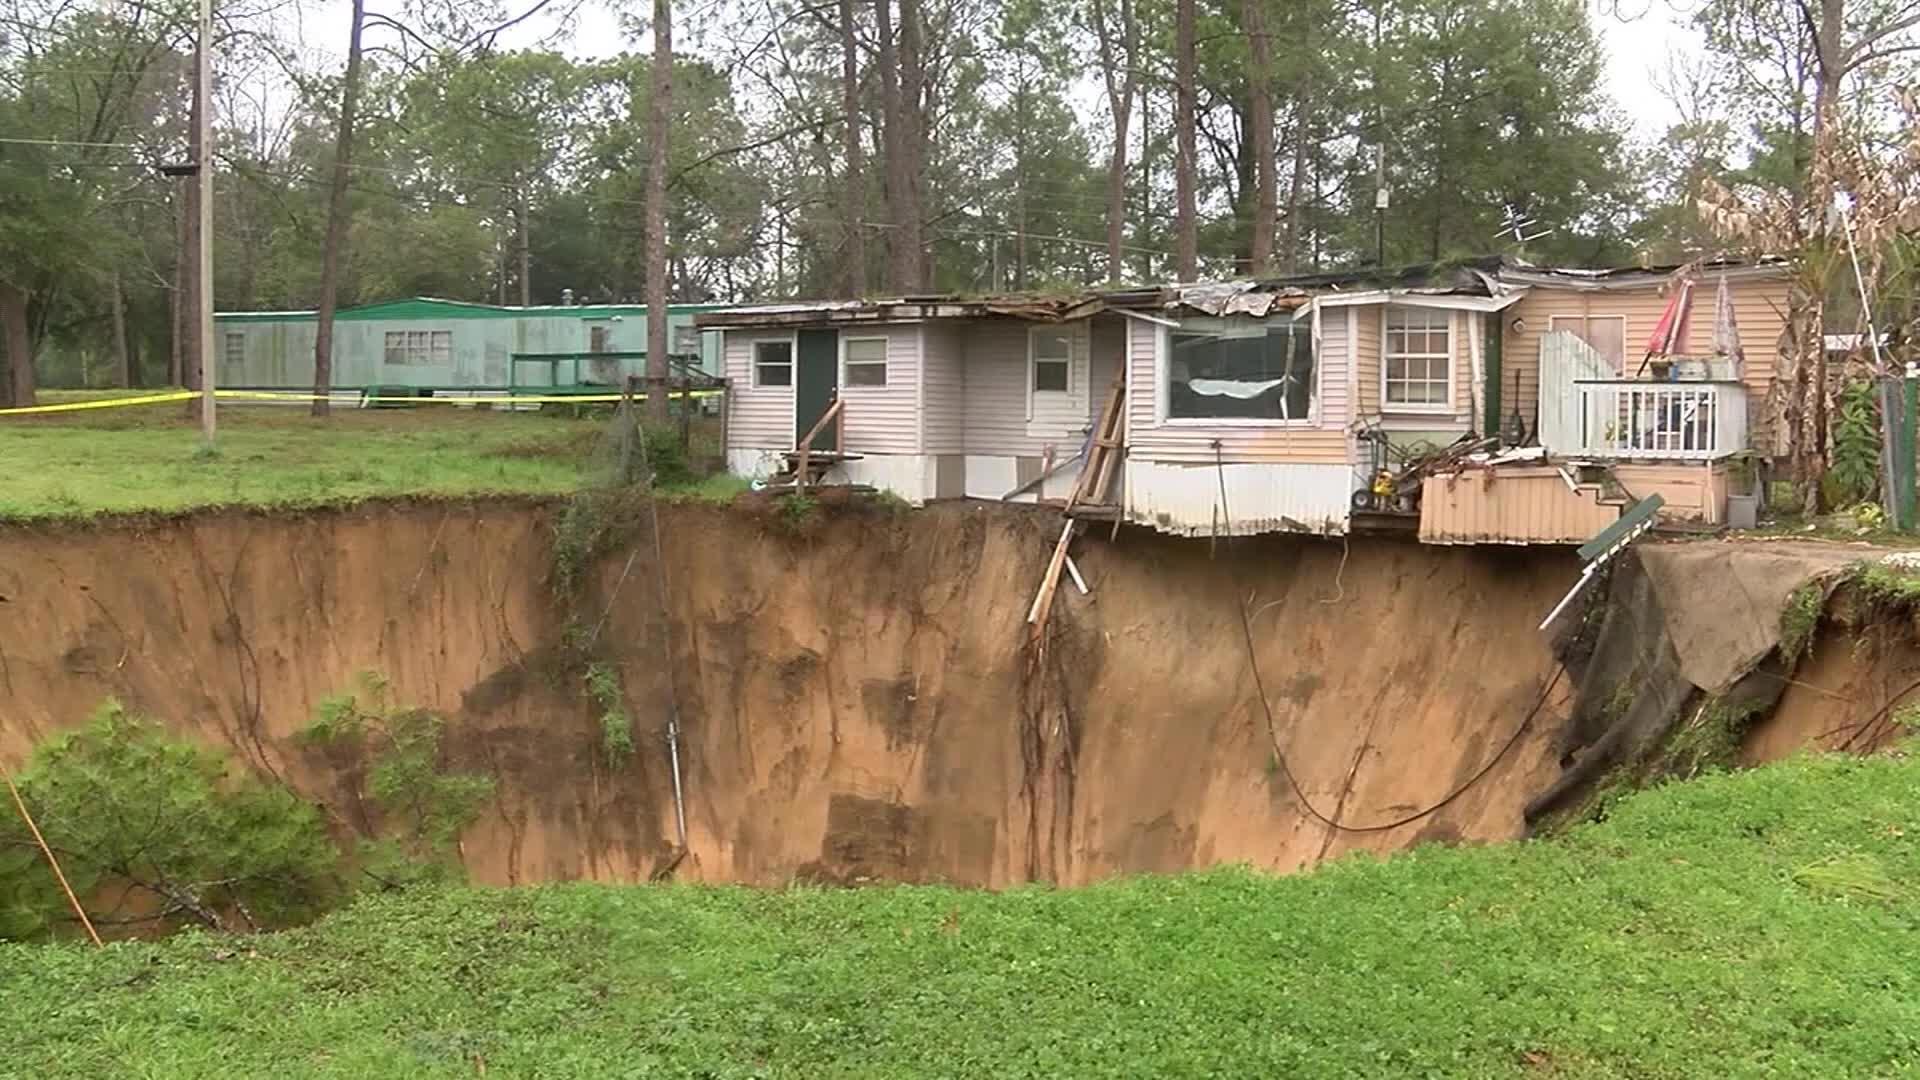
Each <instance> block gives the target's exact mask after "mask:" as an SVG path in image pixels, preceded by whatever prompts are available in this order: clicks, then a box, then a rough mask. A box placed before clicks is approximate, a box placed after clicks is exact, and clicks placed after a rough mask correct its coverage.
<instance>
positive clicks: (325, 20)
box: [295, 0, 1705, 139]
mask: <svg viewBox="0 0 1920 1080" xmlns="http://www.w3.org/2000/svg"><path fill="white" fill-rule="evenodd" d="M516 2H522V0H516ZM1704 2H1705V0H1587V3H1588V5H1589V8H1590V10H1592V12H1593V13H1594V22H1595V24H1596V26H1597V27H1598V29H1599V31H1600V38H1601V42H1602V44H1603V45H1604V47H1605V48H1606V51H1607V90H1608V91H1609V92H1610V93H1611V94H1612V95H1613V98H1614V100H1615V101H1616V102H1618V103H1619V105H1620V108H1621V109H1622V110H1623V111H1624V112H1625V114H1626V115H1627V117H1628V118H1629V120H1631V122H1632V123H1633V127H1634V132H1635V134H1637V135H1639V136H1640V137H1641V138H1643V139H1654V138H1658V137H1659V136H1660V135H1661V134H1662V133H1663V132H1664V131H1665V130H1666V127H1667V124H1668V123H1669V122H1670V121H1671V120H1672V119H1673V118H1674V115H1673V109H1672V107H1671V106H1670V105H1669V104H1668V103H1667V102H1666V100H1665V99H1664V98H1663V97H1662V96H1661V94H1660V91H1659V89H1658V87H1659V83H1660V81H1661V79H1662V77H1663V74H1664V72H1665V70H1666V68H1667V65H1668V63H1669V57H1672V56H1675V55H1678V56H1682V57H1685V56H1688V55H1692V54H1693V53H1695V52H1696V51H1697V49H1698V42H1699V37H1698V35H1697V34H1696V33H1694V30H1693V27H1692V24H1691V16H1692V13H1693V11H1694V10H1695V9H1696V8H1697V7H1699V6H1700V4H1702V3H1704ZM373 6H374V7H376V8H378V7H381V6H384V5H382V4H381V3H380V0H375V3H374V5H373ZM295 12H296V14H295V18H296V20H298V21H299V23H300V32H301V37H302V39H303V43H304V44H305V45H306V46H307V47H308V48H310V49H314V50H316V51H326V52H330V53H333V54H335V55H344V54H345V51H346V23H347V5H346V3H344V2H343V0H323V2H322V3H319V4H303V5H300V6H299V7H296V8H295ZM552 31H553V23H552V22H551V20H548V21H544V22H542V21H540V20H539V19H538V18H536V19H535V20H532V21H530V23H529V24H528V25H527V27H526V33H525V34H524V36H517V37H516V38H515V39H514V40H512V41H510V42H508V44H513V45H530V44H533V43H534V42H535V41H537V40H538V39H539V38H540V37H542V36H544V35H546V34H549V33H552ZM561 47H562V48H563V49H564V50H565V51H567V52H570V53H573V54H575V55H580V56H589V57H605V56H611V55H614V54H616V53H618V52H620V51H621V50H622V49H623V48H628V49H634V50H636V51H639V50H645V49H647V48H650V47H651V46H650V45H649V44H648V43H647V42H645V41H640V42H626V41H623V40H622V38H621V32H620V24H619V21H618V19H616V17H615V16H614V14H613V9H612V8H611V7H610V6H608V5H607V4H606V3H604V2H599V0H587V2H586V3H584V4H582V5H581V7H580V9H579V12H578V15H577V18H576V23H575V26H574V29H573V33H572V34H571V35H569V37H568V40H567V41H566V43H564V44H563V45H562V46H561Z"/></svg>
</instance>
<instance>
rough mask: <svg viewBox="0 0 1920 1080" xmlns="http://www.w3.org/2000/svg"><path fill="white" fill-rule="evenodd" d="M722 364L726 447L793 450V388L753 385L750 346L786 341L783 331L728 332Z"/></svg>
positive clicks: (788, 336) (722, 349)
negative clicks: (725, 392)
mask: <svg viewBox="0 0 1920 1080" xmlns="http://www.w3.org/2000/svg"><path fill="white" fill-rule="evenodd" d="M724 334H725V337H724V339H723V341H722V343H721V357H722V364H723V366H724V368H725V372H726V377H727V379H729V380H730V383H729V386H730V391H729V393H728V395H727V409H728V414H727V446H728V447H729V448H730V449H740V450H790V449H792V448H793V387H791V386H769V387H760V388H756V387H755V386H754V385H753V343H754V342H756V341H788V342H791V341H792V340H793V335H792V334H791V333H790V332H788V331H785V330H727V331H724Z"/></svg>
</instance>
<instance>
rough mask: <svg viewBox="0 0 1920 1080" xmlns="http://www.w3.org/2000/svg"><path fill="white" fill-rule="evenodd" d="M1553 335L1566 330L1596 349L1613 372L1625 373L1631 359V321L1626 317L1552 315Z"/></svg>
mask: <svg viewBox="0 0 1920 1080" xmlns="http://www.w3.org/2000/svg"><path fill="white" fill-rule="evenodd" d="M1547 329H1548V330H1549V331H1554V330H1565V331H1566V332H1567V333H1570V334H1572V335H1573V336H1574V337H1577V338H1579V339H1580V340H1581V341H1584V342H1586V343H1587V344H1588V345H1590V346H1592V348H1593V351H1594V352H1597V353H1599V354H1600V358H1601V359H1602V360H1605V361H1606V362H1607V364H1608V366H1610V367H1612V368H1613V370H1615V371H1619V370H1621V366H1622V365H1623V364H1625V363H1626V359H1627V317H1626V316H1625V315H1552V316H1549V317H1548V318H1547Z"/></svg>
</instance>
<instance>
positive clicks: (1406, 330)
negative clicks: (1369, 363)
mask: <svg viewBox="0 0 1920 1080" xmlns="http://www.w3.org/2000/svg"><path fill="white" fill-rule="evenodd" d="M1452 320H1453V315H1452V313H1451V312H1449V311H1447V310H1445V309H1444V308H1417V307H1389V308H1388V309H1387V336H1386V342H1385V344H1384V345H1383V349H1382V351H1383V353H1384V356H1383V357H1382V360H1383V362H1382V364H1381V373H1382V375H1383V376H1384V380H1385V383H1386V403H1387V408H1388V410H1389V411H1391V410H1392V409H1394V408H1395V407H1399V408H1401V409H1407V410H1411V411H1415V412H1444V411H1446V410H1447V409H1448V408H1449V407H1450V406H1451V405H1452V403H1453V394H1452V389H1451V386H1450V379H1451V373H1452V370H1453V332H1452Z"/></svg>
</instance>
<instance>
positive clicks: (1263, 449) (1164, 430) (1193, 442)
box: [1127, 319, 1348, 465]
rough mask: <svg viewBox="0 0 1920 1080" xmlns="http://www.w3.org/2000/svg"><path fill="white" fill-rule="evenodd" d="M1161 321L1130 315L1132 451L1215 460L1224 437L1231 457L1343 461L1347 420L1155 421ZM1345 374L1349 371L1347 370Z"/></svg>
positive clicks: (1168, 458)
mask: <svg viewBox="0 0 1920 1080" xmlns="http://www.w3.org/2000/svg"><path fill="white" fill-rule="evenodd" d="M1161 329H1162V328H1161V327H1159V326H1157V325H1155V324H1153V323H1149V322H1146V321H1143V320H1140V319H1132V320H1129V325H1128V334H1127V378H1128V380H1129V384H1130V394H1129V396H1128V399H1127V400H1128V407H1127V426H1128V430H1127V445H1128V451H1127V453H1128V457H1130V458H1137V459H1140V460H1142V461H1164V462H1174V463H1187V464H1211V463H1212V462H1214V461H1215V460H1216V454H1215V451H1214V448H1213V445H1212V444H1213V441H1214V440H1215V439H1218V440H1219V441H1220V450H1219V453H1218V458H1217V459H1218V460H1222V461H1227V462H1247V463H1273V462H1297V463H1301V464H1321V465H1344V464H1346V463H1347V460H1348V458H1347V435H1346V431H1345V430H1344V428H1343V425H1338V424H1336V425H1332V426H1330V427H1329V426H1325V424H1324V421H1323V422H1322V426H1318V427H1312V428H1308V427H1280V426H1277V425H1263V426H1240V425H1228V424H1217V425H1216V424H1173V425H1159V426H1156V424H1155V422H1154V415H1155V408H1156V397H1157V387H1156V372H1155V362H1156V358H1157V356H1158V340H1159V334H1160V331H1161ZM1342 377H1343V378H1344V375H1343V376H1342Z"/></svg>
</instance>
